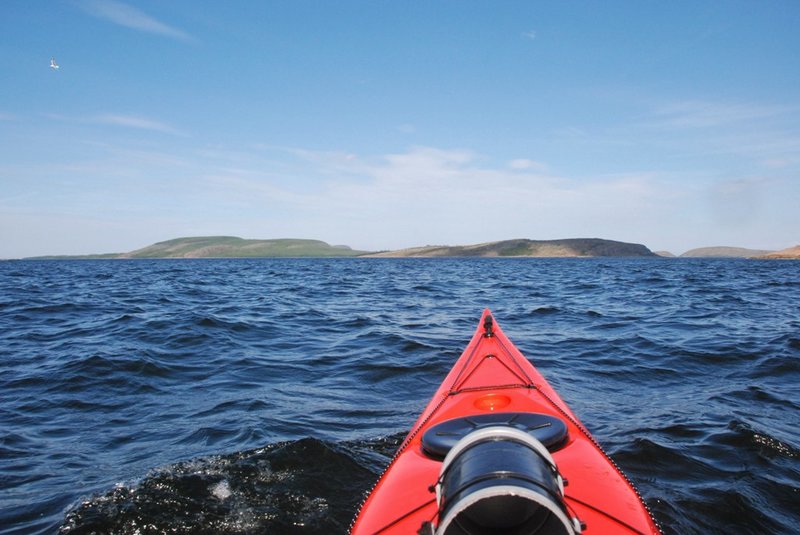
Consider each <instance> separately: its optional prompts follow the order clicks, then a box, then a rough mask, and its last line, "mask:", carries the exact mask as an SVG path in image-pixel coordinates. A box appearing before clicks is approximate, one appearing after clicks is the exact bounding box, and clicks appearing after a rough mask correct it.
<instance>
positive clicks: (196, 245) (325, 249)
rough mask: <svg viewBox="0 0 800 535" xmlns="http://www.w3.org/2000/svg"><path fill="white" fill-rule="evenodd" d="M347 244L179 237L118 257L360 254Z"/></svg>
mask: <svg viewBox="0 0 800 535" xmlns="http://www.w3.org/2000/svg"><path fill="white" fill-rule="evenodd" d="M363 253H364V251H354V250H353V249H351V248H350V247H346V246H332V245H329V244H327V243H325V242H324V241H320V240H295V239H275V240H246V239H244V238H237V237H235V236H201V237H196V238H176V239H174V240H168V241H163V242H158V243H154V244H153V245H150V246H148V247H145V248H143V249H137V250H136V251H132V252H130V253H123V254H121V255H119V256H118V258H258V257H310V256H314V257H316V256H322V257H332V256H358V255H360V254H363Z"/></svg>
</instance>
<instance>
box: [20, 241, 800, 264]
mask: <svg viewBox="0 0 800 535" xmlns="http://www.w3.org/2000/svg"><path fill="white" fill-rule="evenodd" d="M333 257H364V258H433V257H532V258H576V257H577V258H582V257H642V258H652V257H665V258H675V255H674V254H672V253H670V252H668V251H658V252H657V253H654V252H653V251H651V250H650V249H648V248H647V247H646V246H644V245H641V244H636V243H626V242H620V241H614V240H605V239H600V238H574V239H564V240H529V239H515V240H503V241H495V242H487V243H479V244H474V245H426V246H423V247H412V248H408V249H400V250H396V251H378V252H375V251H361V250H355V249H352V248H350V247H348V246H346V245H330V244H328V243H326V242H324V241H320V240H307V239H285V238H282V239H268V240H263V239H259V240H250V239H243V238H238V237H235V236H198V237H189V238H176V239H173V240H167V241H163V242H158V243H154V244H153V245H149V246H147V247H144V248H142V249H137V250H135V251H131V252H127V253H106V254H93V255H81V256H41V257H35V259H46V260H51V259H56V260H57V259H126V258H333ZM680 257H681V258H800V246H797V247H792V248H789V249H785V250H783V251H777V252H776V251H765V250H759V249H744V248H740V247H703V248H700V249H692V250H691V251H687V252H685V253H683V254H682V255H680Z"/></svg>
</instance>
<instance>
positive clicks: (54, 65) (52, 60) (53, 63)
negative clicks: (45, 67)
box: [50, 58, 59, 69]
mask: <svg viewBox="0 0 800 535" xmlns="http://www.w3.org/2000/svg"><path fill="white" fill-rule="evenodd" d="M50 68H51V69H58V68H59V66H58V63H56V58H50Z"/></svg>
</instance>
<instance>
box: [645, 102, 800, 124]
mask: <svg viewBox="0 0 800 535" xmlns="http://www.w3.org/2000/svg"><path fill="white" fill-rule="evenodd" d="M796 111H797V110H796V109H792V108H787V107H780V106H765V105H758V104H750V103H724V102H710V101H698V100H688V101H681V102H672V103H669V104H665V105H662V106H659V107H658V108H657V109H656V110H655V122H656V124H657V125H662V126H671V127H682V128H705V127H715V126H723V125H728V124H733V123H740V122H746V121H753V120H760V119H768V118H773V117H780V116H782V115H785V114H786V113H791V112H796Z"/></svg>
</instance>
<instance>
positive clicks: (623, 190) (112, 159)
mask: <svg viewBox="0 0 800 535" xmlns="http://www.w3.org/2000/svg"><path fill="white" fill-rule="evenodd" d="M797 28H800V2H796V1H793V0H792V1H764V2H756V1H748V2H723V1H713V2H703V1H670V2H650V1H630V2H615V1H602V2H601V1H596V2H534V1H503V2H494V1H491V2H490V1H483V2H475V1H455V0H453V1H425V2H423V1H419V2H416V1H415V2H395V1H388V0H384V1H381V0H370V1H366V0H365V1H346V0H343V1H338V2H332V1H324V0H318V1H304V0H293V1H289V0H287V1H283V2H268V1H245V0H238V1H231V2H208V1H197V0H191V1H189V0H170V1H138V2H133V1H125V2H123V1H118V0H64V1H58V0H53V1H44V0H4V1H3V2H0V258H16V257H24V256H33V255H43V254H84V253H97V252H123V251H129V250H133V249H136V248H139V247H143V246H146V245H149V244H151V243H154V242H157V241H163V240H167V239H171V238H175V237H180V236H199V235H235V236H241V237H244V238H283V237H294V238H313V239H322V240H325V241H328V242H329V243H332V244H347V245H350V246H352V247H354V248H360V249H373V250H375V249H397V248H402V247H409V246H415V245H425V244H452V245H455V244H470V243H479V242H485V241H493V240H501V239H510V238H531V239H558V238H572V237H599V238H607V239H615V240H621V241H628V242H636V243H643V244H645V245H647V246H648V247H650V248H651V249H653V250H669V251H672V252H674V253H676V254H679V253H681V252H684V251H686V250H688V249H690V248H693V247H700V246H712V245H732V246H742V247H751V248H768V249H781V248H785V247H789V246H792V245H795V244H797V243H800V174H799V172H800V60H798V56H799V55H800V32H799V31H797ZM51 57H54V58H55V59H56V61H57V62H58V64H59V65H60V68H59V69H57V70H55V69H51V68H50V58H51Z"/></svg>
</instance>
